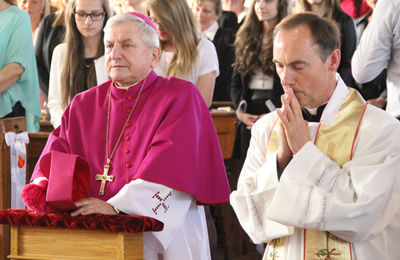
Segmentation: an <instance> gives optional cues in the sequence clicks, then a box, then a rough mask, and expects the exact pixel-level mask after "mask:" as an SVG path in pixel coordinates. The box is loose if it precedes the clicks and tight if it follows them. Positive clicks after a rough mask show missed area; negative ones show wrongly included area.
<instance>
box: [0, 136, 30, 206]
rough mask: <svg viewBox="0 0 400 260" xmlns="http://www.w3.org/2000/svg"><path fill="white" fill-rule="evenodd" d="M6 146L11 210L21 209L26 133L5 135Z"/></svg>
mask: <svg viewBox="0 0 400 260" xmlns="http://www.w3.org/2000/svg"><path fill="white" fill-rule="evenodd" d="M5 138H6V144H7V145H8V146H10V161H11V208H13V209H23V208H25V204H24V202H23V201H22V198H21V192H22V188H23V187H24V185H25V184H26V181H25V179H26V147H25V144H27V143H29V137H28V133H27V132H23V133H20V134H15V133H14V132H7V133H5Z"/></svg>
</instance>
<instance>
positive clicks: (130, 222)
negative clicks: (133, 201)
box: [0, 209, 164, 233]
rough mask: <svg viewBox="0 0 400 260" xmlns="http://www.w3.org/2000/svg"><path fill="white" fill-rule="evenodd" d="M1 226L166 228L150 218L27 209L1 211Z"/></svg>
mask: <svg viewBox="0 0 400 260" xmlns="http://www.w3.org/2000/svg"><path fill="white" fill-rule="evenodd" d="M0 224H10V225H23V226H44V227H55V228H68V229H91V230H105V231H112V232H128V233H139V232H146V231H161V230H163V228H164V224H163V223H162V222H160V221H158V220H156V219H154V218H150V217H142V216H132V215H102V214H93V215H87V216H82V215H79V216H77V217H71V214H69V213H47V214H41V213H36V212H34V211H31V210H26V209H4V210H0Z"/></svg>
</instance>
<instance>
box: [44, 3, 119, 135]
mask: <svg viewBox="0 0 400 260" xmlns="http://www.w3.org/2000/svg"><path fill="white" fill-rule="evenodd" d="M109 17H111V10H110V6H109V3H108V1H107V0H69V1H68V5H67V9H66V14H65V23H66V36H65V41H64V43H62V44H60V45H58V46H57V47H56V48H55V49H54V53H53V58H52V61H51V68H50V82H49V97H48V105H47V106H48V108H49V111H50V115H51V122H52V124H53V126H54V127H55V128H56V127H58V126H59V125H60V124H61V116H62V114H63V112H64V110H65V109H66V107H67V106H68V104H69V102H70V101H71V99H72V98H73V97H74V96H75V95H76V94H78V93H80V92H82V91H85V90H87V89H89V88H91V87H93V86H96V85H100V84H101V83H103V82H105V81H107V80H108V76H107V72H106V70H105V65H104V64H105V63H104V45H103V35H104V32H103V28H104V26H105V24H106V22H107V20H108V18H109Z"/></svg>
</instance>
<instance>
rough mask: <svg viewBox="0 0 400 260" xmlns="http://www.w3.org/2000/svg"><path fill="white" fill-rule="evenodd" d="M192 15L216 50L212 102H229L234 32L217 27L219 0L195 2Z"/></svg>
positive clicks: (233, 55) (233, 54)
mask: <svg viewBox="0 0 400 260" xmlns="http://www.w3.org/2000/svg"><path fill="white" fill-rule="evenodd" d="M193 13H194V16H195V17H196V19H197V22H198V23H199V26H200V30H201V32H202V33H203V35H205V36H206V37H207V38H208V39H209V40H210V41H212V42H213V43H214V46H215V49H216V50H217V55H218V62H219V72H220V74H219V76H218V77H217V78H216V80H215V88H214V96H213V101H230V100H231V96H230V84H231V78H232V63H233V61H234V59H235V53H234V49H233V42H234V40H235V32H234V31H233V30H230V29H227V28H221V27H219V25H218V22H217V20H218V18H219V16H220V15H221V13H222V5H221V0H195V2H194V5H193Z"/></svg>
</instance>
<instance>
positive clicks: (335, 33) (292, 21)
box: [274, 12, 340, 62]
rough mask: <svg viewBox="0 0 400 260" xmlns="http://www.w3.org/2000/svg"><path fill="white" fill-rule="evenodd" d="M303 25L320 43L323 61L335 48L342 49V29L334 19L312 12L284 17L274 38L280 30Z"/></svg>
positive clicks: (316, 41)
mask: <svg viewBox="0 0 400 260" xmlns="http://www.w3.org/2000/svg"><path fill="white" fill-rule="evenodd" d="M302 26H306V27H307V28H309V29H310V31H311V35H312V37H313V38H314V42H315V43H316V44H317V45H318V48H319V56H320V58H321V60H322V61H323V62H325V61H326V59H327V58H328V56H329V55H330V54H331V53H332V51H333V50H335V49H340V31H339V28H338V26H337V25H336V24H335V23H334V22H333V21H328V20H327V19H325V18H323V17H321V16H319V15H317V14H314V13H311V12H305V13H299V14H295V15H290V16H288V17H286V18H285V19H283V20H282V21H281V22H280V23H279V24H278V25H277V26H276V27H275V29H274V39H275V37H276V35H277V34H278V32H280V31H289V30H293V29H296V28H299V27H302Z"/></svg>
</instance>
